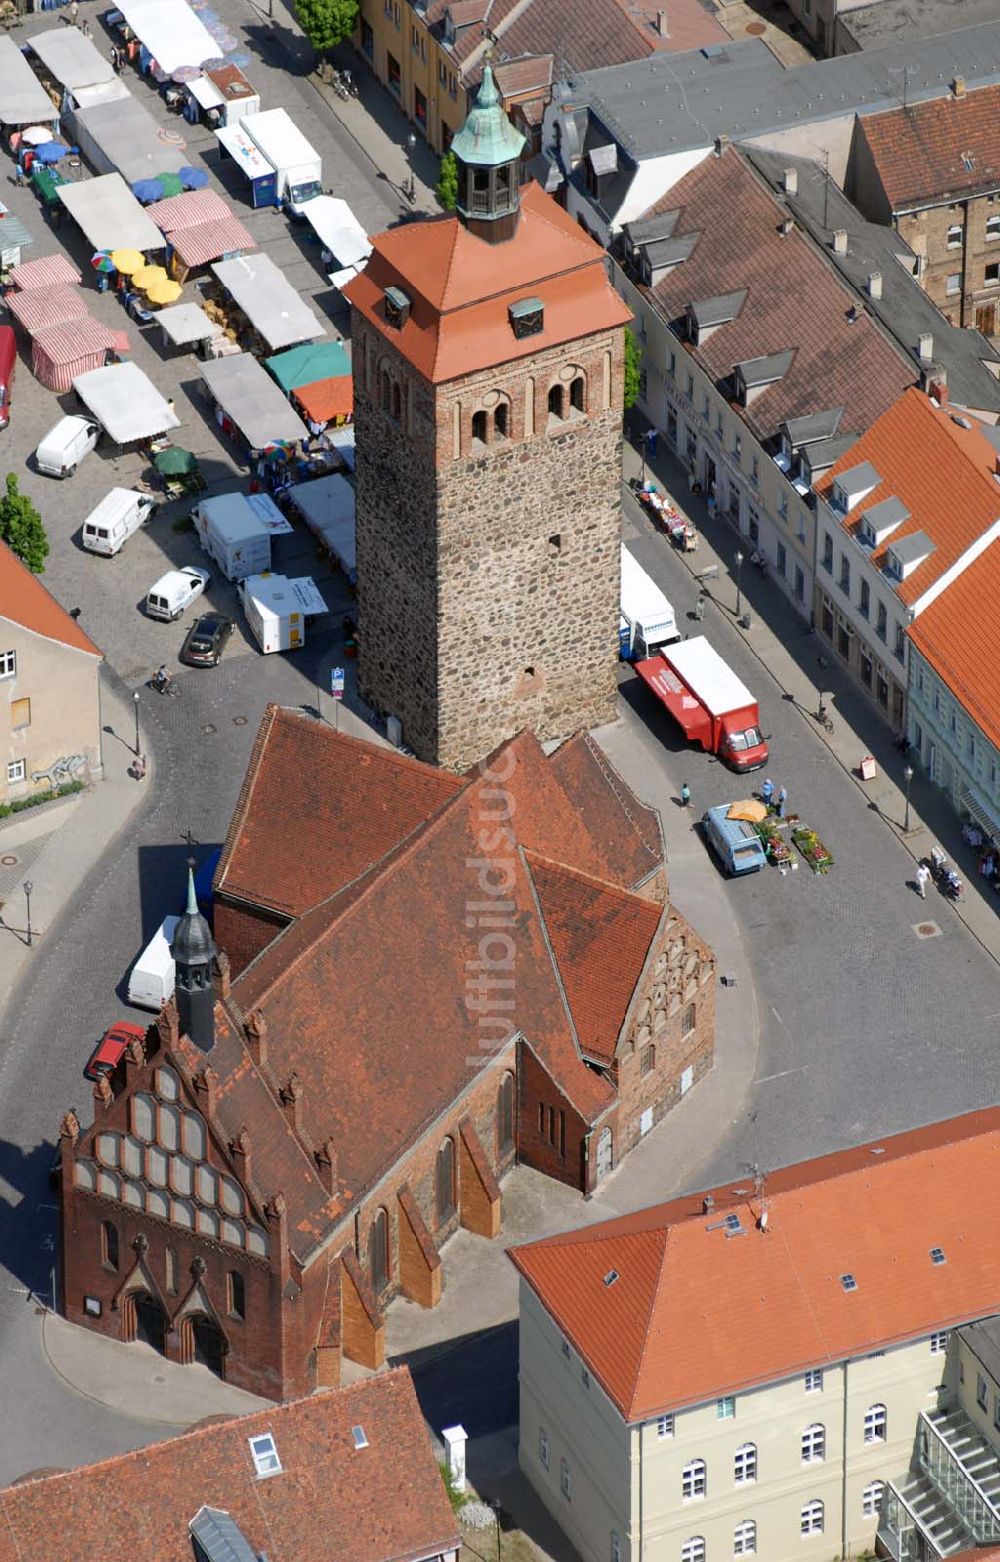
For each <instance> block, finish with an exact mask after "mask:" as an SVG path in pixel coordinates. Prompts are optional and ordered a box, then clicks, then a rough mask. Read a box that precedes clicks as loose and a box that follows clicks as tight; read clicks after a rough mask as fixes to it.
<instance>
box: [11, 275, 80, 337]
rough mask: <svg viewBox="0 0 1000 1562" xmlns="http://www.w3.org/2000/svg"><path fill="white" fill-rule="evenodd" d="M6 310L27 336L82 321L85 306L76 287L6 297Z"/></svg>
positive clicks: (34, 291)
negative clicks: (73, 321) (49, 328)
mask: <svg viewBox="0 0 1000 1562" xmlns="http://www.w3.org/2000/svg"><path fill="white" fill-rule="evenodd" d="M6 302H7V308H8V309H9V310H10V312H11V314H12V315H13V316H14V318H15V320H17V321H19V322H20V324H21V325H23V326H24V329H25V330H26V331H27V332H28V333H29V335H31V336H34V335H36V333H37V332H39V331H45V330H47V329H48V327H49V326H52V325H65V324H66V323H67V321H70V320H83V319H84V318H85V317H86V315H87V305H86V303H85V302H84V296H83V293H82V291H81V290H80V288H78V287H55V288H52V289H51V290H50V289H46V288H32V289H31V290H30V292H27V293H8V295H7V300H6Z"/></svg>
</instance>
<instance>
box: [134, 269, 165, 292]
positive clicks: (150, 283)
mask: <svg viewBox="0 0 1000 1562" xmlns="http://www.w3.org/2000/svg"><path fill="white" fill-rule="evenodd" d="M166 280H167V273H166V272H165V271H164V269H163V267H162V266H143V267H142V269H141V270H139V271H137V272H136V273H135V274H134V276H133V278H132V281H133V282H134V283H135V285H136V287H141V288H142V290H143V292H144V293H148V292H149V289H150V288H151V287H155V286H156V284H157V283H158V282H165V281H166Z"/></svg>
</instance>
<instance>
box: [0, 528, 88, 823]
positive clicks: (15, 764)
mask: <svg viewBox="0 0 1000 1562" xmlns="http://www.w3.org/2000/svg"><path fill="white" fill-rule="evenodd" d="M0 623H2V625H3V641H2V643H0V688H2V689H3V690H4V695H5V698H4V700H3V703H2V705H0V713H2V724H0V748H2V750H3V752H4V755H5V761H4V768H3V772H2V774H0V800H2V801H4V802H15V801H18V800H20V799H21V798H25V797H30V796H32V795H33V794H35V793H38V792H47V791H50V790H52V789H53V788H55V787H58V786H60V785H61V784H63V783H65V782H69V781H87V780H96V779H97V778H99V777H100V775H101V773H102V766H103V760H102V755H101V716H100V690H99V681H100V669H101V662H102V660H103V656H102V652H101V651H100V650H98V648H97V646H96V645H95V644H94V642H93V641H92V640H91V639H90V636H89V635H87V634H85V633H84V631H83V630H82V629H81V628H80V625H79V623H78V622H77V620H76V618H75V617H74V616H73V615H72V614H71V613H67V612H66V610H65V609H64V608H62V607H60V605H59V603H58V602H57V601H56V599H55V597H54V596H53V595H52V593H51V592H50V591H47V590H46V588H45V586H43V585H42V582H41V581H40V580H39V578H38V576H37V575H33V574H32V573H31V571H30V570H29V569H28V568H27V567H26V566H25V565H24V564H22V563H21V560H20V559H19V558H18V557H17V555H16V554H15V553H12V552H11V550H10V548H8V547H7V546H6V544H4V543H0Z"/></svg>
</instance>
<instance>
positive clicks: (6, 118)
mask: <svg viewBox="0 0 1000 1562" xmlns="http://www.w3.org/2000/svg"><path fill="white" fill-rule="evenodd" d="M0 125H3V126H4V127H5V128H6V129H9V130H16V129H17V128H18V126H19V125H51V126H52V129H53V134H54V133H55V130H56V129H57V128H58V125H59V108H58V105H57V104H55V103H53V101H52V99H51V98H50V96H49V94H48V93H47V92H46V90H45V88H44V87H43V86H42V84H41V82H40V81H39V80H38V77H37V76H36V75H35V73H34V71H33V70H32V68H31V66H30V65H29V64H28V62H27V60H26V59H25V57H24V55H23V54H22V53H21V51H20V49H19V48H18V46H17V44H16V43H15V42H14V40H13V38H11V37H8V36H6V35H4V36H2V37H0Z"/></svg>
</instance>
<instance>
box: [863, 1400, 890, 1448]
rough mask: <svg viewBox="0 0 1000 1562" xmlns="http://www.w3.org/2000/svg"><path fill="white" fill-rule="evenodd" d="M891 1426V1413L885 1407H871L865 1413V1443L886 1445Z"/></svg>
mask: <svg viewBox="0 0 1000 1562" xmlns="http://www.w3.org/2000/svg"><path fill="white" fill-rule="evenodd" d="M888 1425H889V1413H888V1411H887V1410H886V1408H885V1406H884V1405H869V1406H868V1409H867V1410H866V1411H865V1442H866V1443H867V1444H871V1443H884V1442H885V1441H886V1432H887V1428H888Z"/></svg>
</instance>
